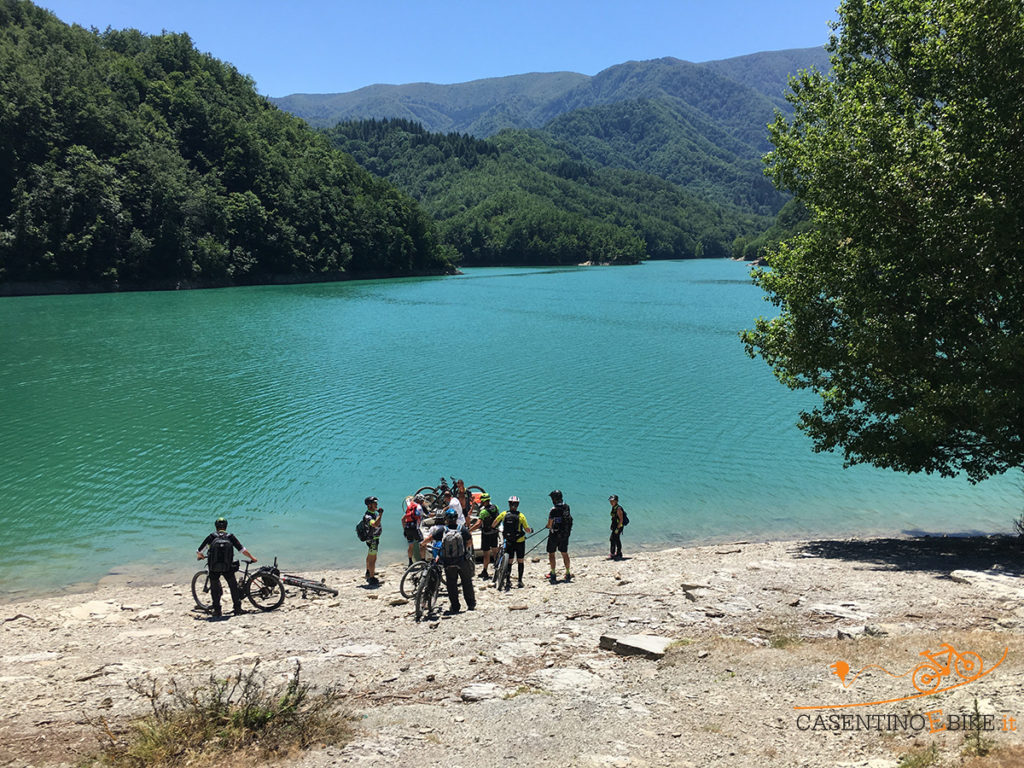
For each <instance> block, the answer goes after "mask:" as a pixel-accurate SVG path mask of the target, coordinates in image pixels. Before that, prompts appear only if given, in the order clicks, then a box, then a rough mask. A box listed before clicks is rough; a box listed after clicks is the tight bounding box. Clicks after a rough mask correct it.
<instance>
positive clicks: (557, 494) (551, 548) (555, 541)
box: [546, 491, 572, 584]
mask: <svg viewBox="0 0 1024 768" xmlns="http://www.w3.org/2000/svg"><path fill="white" fill-rule="evenodd" d="M548 496H550V497H551V511H550V512H548V524H547V528H548V542H547V547H546V549H547V552H548V564H549V565H550V566H551V570H550V572H549V573H548V579H549V580H550V581H551V583H552V584H554V583H556V582H557V581H558V578H557V577H556V576H555V550H557V551H559V552H561V553H562V562H563V563H564V564H565V580H566V581H572V574H571V573H570V572H569V534H570V533H572V515H571V514H569V505H568V504H566V503H565V501H564V500H563V498H562V492H561V491H552V492H551V493H549V494H548Z"/></svg>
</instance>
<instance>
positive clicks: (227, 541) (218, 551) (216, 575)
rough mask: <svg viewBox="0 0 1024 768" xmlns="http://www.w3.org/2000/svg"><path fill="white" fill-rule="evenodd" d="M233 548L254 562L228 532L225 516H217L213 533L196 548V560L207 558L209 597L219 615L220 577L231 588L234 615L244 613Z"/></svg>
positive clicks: (235, 538)
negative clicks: (207, 550)
mask: <svg viewBox="0 0 1024 768" xmlns="http://www.w3.org/2000/svg"><path fill="white" fill-rule="evenodd" d="M207 547H209V548H210V551H209V553H208V554H207V555H204V554H203V550H204V549H206V548H207ZM235 550H238V551H239V552H241V553H242V554H243V555H245V556H246V557H248V558H249V559H250V560H252V561H253V562H254V563H255V562H256V558H255V557H253V556H252V553H251V552H250V551H249V550H248V549H246V548H245V547H243V546H242V543H241V542H240V541H239V540H238V538H237V537H236V536H235V534H233V533H228V521H227V519H226V518H223V517H218V518H217V519H216V520H215V521H214V523H213V533H211V534H210V535H209V536H207V537H206V538H205V539H203V543H202V544H200V545H199V549H198V550H196V560H202V559H203V558H206V559H207V568H208V569H209V571H210V597H212V598H213V615H214V616H220V615H221V612H220V597H221V595H222V594H224V587H222V586H221V583H220V579H221V577H222V576H223V577H224V581H226V582H227V583H228V589H229V590H231V603H232V606H233V607H234V609H235V615H236V616H237V615H238V614H241V613H245V610H244V609H243V608H242V594H241V592H240V591H239V589H238V580H237V579H236V578H235V569H236V568H237V567H238V566H237V564H236V563H235V552H234V551H235Z"/></svg>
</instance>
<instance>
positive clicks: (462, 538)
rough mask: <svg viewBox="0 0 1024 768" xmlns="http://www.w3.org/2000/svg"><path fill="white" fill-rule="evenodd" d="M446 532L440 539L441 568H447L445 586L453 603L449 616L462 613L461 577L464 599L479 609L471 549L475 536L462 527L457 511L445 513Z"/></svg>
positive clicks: (467, 606)
mask: <svg viewBox="0 0 1024 768" xmlns="http://www.w3.org/2000/svg"><path fill="white" fill-rule="evenodd" d="M444 524H445V529H444V531H443V532H442V538H441V552H440V560H441V565H442V566H444V579H445V586H446V587H447V588H448V600H449V601H450V602H451V608H450V609H449V613H458V612H459V611H461V610H462V606H461V604H460V603H459V577H460V576H461V577H462V596H463V597H464V598H465V599H466V608H468V609H469V610H471V611H474V610H476V595H475V594H474V593H473V560H472V559H471V558H470V555H469V553H470V550H471V547H472V544H473V537H472V535H471V534H470V532H469V530H468V529H467V528H466V526H465V525H460V524H459V516H458V514H457V513H456V511H455V510H454V509H449V510H446V511H445V513H444Z"/></svg>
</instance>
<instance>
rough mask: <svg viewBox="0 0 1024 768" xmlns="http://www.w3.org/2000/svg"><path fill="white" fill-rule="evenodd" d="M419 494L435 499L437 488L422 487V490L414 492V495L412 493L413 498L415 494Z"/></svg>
mask: <svg viewBox="0 0 1024 768" xmlns="http://www.w3.org/2000/svg"><path fill="white" fill-rule="evenodd" d="M419 493H422V494H423V495H424V496H435V497H436V496H437V495H438V494H437V488H435V487H434V486H432V485H424V486H423V487H422V488H420V489H419V490H418V491H416V493H414V494H413V496H415V495H416V494H419Z"/></svg>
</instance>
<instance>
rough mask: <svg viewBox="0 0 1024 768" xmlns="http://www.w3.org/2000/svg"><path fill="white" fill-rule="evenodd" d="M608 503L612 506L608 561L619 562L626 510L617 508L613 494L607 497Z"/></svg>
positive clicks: (617, 498)
mask: <svg viewBox="0 0 1024 768" xmlns="http://www.w3.org/2000/svg"><path fill="white" fill-rule="evenodd" d="M608 501H609V503H610V504H611V505H612V535H611V536H610V537H609V540H610V541H611V554H610V555H608V559H609V560H621V559H622V538H621V537H622V529H623V527H624V526H625V525H626V522H625V518H626V510H624V509H623V508H622V507H621V506H619V497H618V496H616V495H615V494H614V493H613V494H612V495H611V496H609V497H608Z"/></svg>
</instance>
